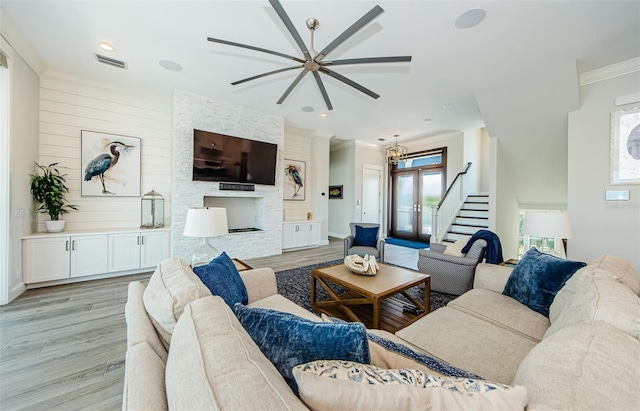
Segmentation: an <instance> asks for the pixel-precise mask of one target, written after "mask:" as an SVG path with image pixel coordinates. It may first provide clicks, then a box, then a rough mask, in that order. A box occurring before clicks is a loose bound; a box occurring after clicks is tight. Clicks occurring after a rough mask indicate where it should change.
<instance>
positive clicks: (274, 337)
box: [234, 304, 371, 395]
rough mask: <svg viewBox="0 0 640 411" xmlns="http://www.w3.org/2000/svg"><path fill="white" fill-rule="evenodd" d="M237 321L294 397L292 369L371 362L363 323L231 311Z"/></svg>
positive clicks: (240, 307)
mask: <svg viewBox="0 0 640 411" xmlns="http://www.w3.org/2000/svg"><path fill="white" fill-rule="evenodd" d="M234 310H235V313H236V317H238V320H240V323H241V324H242V326H243V327H244V329H245V330H247V332H248V333H249V335H250V336H251V338H252V339H253V341H255V343H256V344H257V345H258V347H260V350H261V351H262V353H263V354H264V355H265V356H266V357H267V358H268V359H269V361H271V362H272V363H273V365H275V366H276V368H277V369H278V371H279V372H280V374H282V376H283V377H284V379H285V381H287V384H289V386H290V387H291V389H292V390H293V392H294V393H296V395H298V385H297V384H296V381H295V379H294V378H293V367H295V366H296V365H299V364H304V363H307V362H309V361H315V360H345V361H355V362H359V363H362V364H369V363H370V362H371V360H370V357H369V343H368V340H367V331H366V329H365V327H364V325H363V324H362V323H345V324H339V323H323V322H316V321H311V320H306V319H304V318H301V317H298V316H296V315H293V314H289V313H284V312H281V311H275V310H269V309H266V308H249V307H245V306H243V305H241V304H236V305H235V307H234Z"/></svg>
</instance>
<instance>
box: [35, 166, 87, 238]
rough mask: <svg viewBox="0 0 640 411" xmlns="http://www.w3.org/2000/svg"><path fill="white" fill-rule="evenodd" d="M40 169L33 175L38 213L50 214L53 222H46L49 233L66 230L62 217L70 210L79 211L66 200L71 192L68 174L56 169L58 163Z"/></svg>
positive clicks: (39, 167)
mask: <svg viewBox="0 0 640 411" xmlns="http://www.w3.org/2000/svg"><path fill="white" fill-rule="evenodd" d="M35 164H36V166H37V167H38V171H37V173H36V174H31V195H32V196H33V199H34V200H35V202H36V203H38V211H39V212H41V213H46V214H49V217H51V220H50V221H49V220H47V221H45V222H44V224H45V227H46V229H47V231H48V232H52V233H57V232H60V231H62V230H64V220H60V216H61V215H63V214H68V213H69V211H70V210H77V209H78V207H77V206H75V205H72V204H69V203H68V202H67V200H66V198H65V196H66V195H67V193H68V192H69V188H67V182H66V180H65V177H66V174H60V171H58V169H57V168H56V166H57V165H58V163H53V164H49V165H48V166H46V167H45V166H41V165H40V164H38V163H35Z"/></svg>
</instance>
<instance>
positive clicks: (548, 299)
mask: <svg viewBox="0 0 640 411" xmlns="http://www.w3.org/2000/svg"><path fill="white" fill-rule="evenodd" d="M585 265H587V264H586V263H583V262H579V261H570V260H564V259H562V258H558V257H555V256H552V255H549V254H545V253H541V252H540V251H539V250H538V249H536V248H530V249H529V250H528V251H527V252H526V253H525V254H524V255H523V256H522V258H521V259H520V262H519V263H518V265H516V267H515V268H514V269H513V271H512V272H511V275H510V276H509V279H508V280H507V284H506V285H505V286H504V290H503V291H502V294H504V295H508V296H509V297H511V298H513V299H515V300H516V301H519V302H521V303H522V304H524V305H526V306H527V307H529V308H531V309H532V310H534V311H536V312H539V313H540V314H542V315H544V316H545V317H549V306H550V305H551V303H552V302H553V299H554V298H555V296H556V294H557V293H558V291H559V290H560V289H561V288H562V286H563V285H564V283H565V282H567V280H568V279H569V278H571V276H572V275H573V274H574V273H575V272H576V271H578V270H579V269H580V268H582V267H584V266H585Z"/></svg>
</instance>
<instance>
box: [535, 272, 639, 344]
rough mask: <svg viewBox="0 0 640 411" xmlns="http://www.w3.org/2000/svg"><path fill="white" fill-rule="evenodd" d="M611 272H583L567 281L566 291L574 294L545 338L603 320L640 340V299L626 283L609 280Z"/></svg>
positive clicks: (564, 305)
mask: <svg viewBox="0 0 640 411" xmlns="http://www.w3.org/2000/svg"><path fill="white" fill-rule="evenodd" d="M607 273H608V272H607V271H605V270H602V269H600V268H593V269H591V270H580V271H578V272H577V273H576V274H575V275H574V276H573V277H572V278H571V280H570V281H567V284H566V285H565V287H563V288H569V289H571V290H572V292H571V293H570V295H569V296H568V299H567V300H566V302H565V303H564V304H563V309H562V311H561V312H560V313H559V314H558V316H557V318H556V320H555V321H554V322H552V323H551V327H549V329H548V330H547V332H546V334H545V336H544V337H545V338H547V337H549V336H551V335H553V334H555V333H556V332H558V331H560V330H561V329H563V328H565V327H569V326H572V325H577V324H580V323H582V322H585V321H589V320H599V321H604V322H606V323H608V324H610V325H612V326H614V327H616V328H617V329H619V330H620V331H622V332H624V333H627V334H629V335H630V336H632V337H634V338H637V339H639V340H640V298H638V296H637V295H635V294H634V293H633V291H631V290H630V289H629V287H627V286H625V285H624V284H622V283H619V282H617V281H615V280H614V279H606V275H607ZM560 291H562V290H560ZM563 301H564V300H563Z"/></svg>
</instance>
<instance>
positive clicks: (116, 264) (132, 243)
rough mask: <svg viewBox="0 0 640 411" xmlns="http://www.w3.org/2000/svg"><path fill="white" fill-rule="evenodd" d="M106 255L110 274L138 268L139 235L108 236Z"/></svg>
mask: <svg viewBox="0 0 640 411" xmlns="http://www.w3.org/2000/svg"><path fill="white" fill-rule="evenodd" d="M108 254H109V256H108V261H109V262H108V264H107V270H108V271H109V272H110V273H112V272H117V271H127V270H136V269H138V268H140V233H138V232H135V233H118V234H109V252H108Z"/></svg>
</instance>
